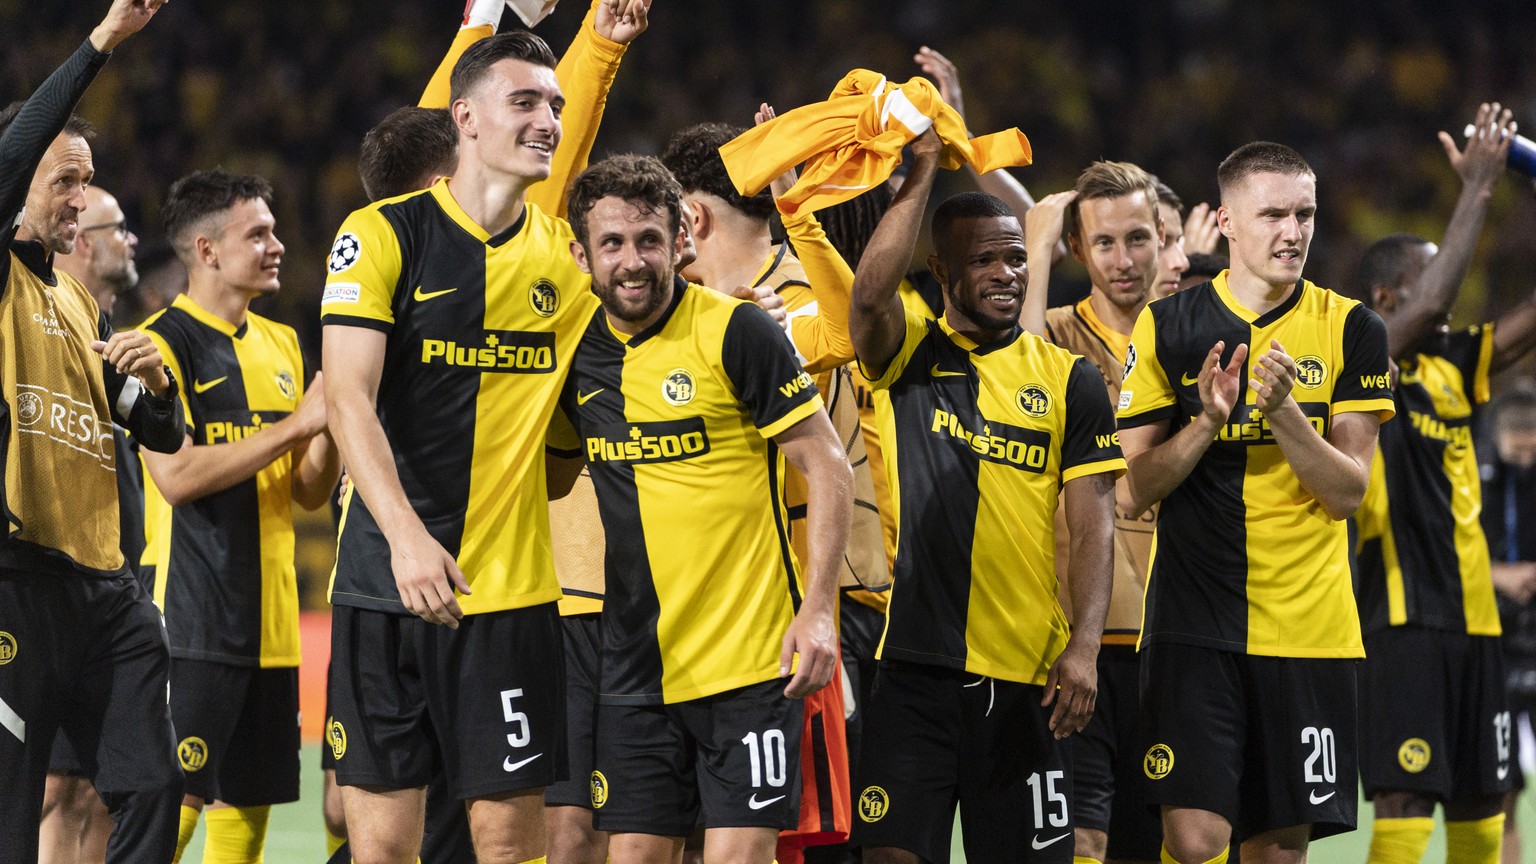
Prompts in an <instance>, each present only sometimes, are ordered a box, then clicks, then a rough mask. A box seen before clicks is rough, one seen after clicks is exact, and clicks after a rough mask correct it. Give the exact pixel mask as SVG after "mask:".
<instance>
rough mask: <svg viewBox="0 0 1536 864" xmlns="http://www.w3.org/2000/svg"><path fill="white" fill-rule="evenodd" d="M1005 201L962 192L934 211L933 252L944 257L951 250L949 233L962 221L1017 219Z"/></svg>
mask: <svg viewBox="0 0 1536 864" xmlns="http://www.w3.org/2000/svg"><path fill="white" fill-rule="evenodd" d="M1016 218H1018V217H1016V216H1014V214H1013V211H1012V210H1010V209H1009V208H1008V205H1007V204H1004V203H1003V199H1001V198H998V197H997V196H995V195H988V194H987V193H985V192H961V193H960V194H959V195H955V196H954V197H952V198H949V199H948V200H946V201H945V202H944V203H943V204H940V205H939V209H937V210H935V211H933V234H932V236H933V251H934V253H935V254H937V255H939V256H940V257H944V256H945V254H946V252H947V251H948V248H949V232H950V229H952V228H953V227H954V225H955V223H956V222H959V221H960V220H961V219H1016Z"/></svg>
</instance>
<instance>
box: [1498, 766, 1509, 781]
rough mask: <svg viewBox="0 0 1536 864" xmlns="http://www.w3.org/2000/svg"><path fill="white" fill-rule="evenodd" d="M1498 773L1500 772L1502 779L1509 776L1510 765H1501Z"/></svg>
mask: <svg viewBox="0 0 1536 864" xmlns="http://www.w3.org/2000/svg"><path fill="white" fill-rule="evenodd" d="M1498 774H1499V779H1500V780H1503V779H1504V778H1505V777H1508V776H1509V766H1508V765H1500V766H1499V771H1498Z"/></svg>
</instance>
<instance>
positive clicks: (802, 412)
mask: <svg viewBox="0 0 1536 864" xmlns="http://www.w3.org/2000/svg"><path fill="white" fill-rule="evenodd" d="M561 410H562V412H563V413H564V414H565V415H566V416H567V417H569V418H570V419H571V421H572V423H573V424H574V426H575V431H576V432H577V433H578V434H579V436H580V441H579V445H578V446H579V447H580V450H581V452H582V455H583V456H584V457H585V458H586V461H587V465H588V469H589V470H590V472H591V475H592V482H593V484H594V486H595V487H596V489H597V499H598V508H599V511H600V512H601V514H602V521H603V529H604V531H605V532H606V534H607V540H608V556H607V564H606V570H607V590H606V593H605V597H604V604H603V663H602V678H601V682H600V684H599V687H598V699H599V700H600V701H602V702H603V703H604V704H661V703H667V704H670V703H674V702H682V701H687V700H690V699H698V698H700V697H703V696H709V695H711V694H714V693H721V692H724V691H726V690H732V689H735V688H738V687H745V686H747V685H750V684H757V683H760V682H763V681H769V680H772V679H774V678H777V677H778V676H779V654H780V651H781V650H782V646H783V636H784V631H785V629H786V628H788V627H789V624H790V622H791V621H792V620H793V618H794V615H795V613H796V611H797V609H798V607H799V602H800V585H799V564H798V563H797V562H796V560H795V556H794V554H793V552H792V551H791V550H790V543H789V514H788V512H787V509H786V507H785V505H784V469H785V460H784V456H783V454H782V453H781V452H780V451H779V449H778V448H777V447H776V446H775V445H774V442H773V440H772V439H773V438H774V436H776V435H778V434H780V433H781V432H783V431H785V430H787V429H789V428H790V427H792V426H794V425H795V424H797V423H799V422H801V421H802V420H804V419H806V418H807V417H810V416H812V415H814V414H815V413H816V412H818V411H820V410H821V399H820V397H819V396H818V395H817V391H816V385H815V384H814V383H813V382H812V380H811V376H810V374H809V373H807V372H805V371H804V370H803V369H801V368H800V364H799V363H797V362H796V361H795V357H794V353H793V351H792V349H791V348H790V345H789V342H788V340H787V339H785V337H784V332H783V331H782V330H781V329H780V328H779V327H778V325H776V324H774V323H773V321H772V319H770V318H769V317H768V315H767V313H765V312H763V311H762V310H761V309H758V308H757V307H756V306H754V305H753V304H750V303H744V302H742V301H739V300H735V299H733V298H730V297H726V296H725V295H723V294H719V293H716V292H714V291H712V290H710V289H708V288H705V287H702V286H699V285H690V284H688V283H686V282H683V281H682V280H681V279H678V280H677V281H676V282H675V284H674V288H673V296H672V301H671V304H670V305H669V306H668V307H667V309H666V310H665V311H664V312H663V314H662V317H661V318H660V319H659V320H658V321H657V322H656V323H655V324H653V325H652V326H651V327H649V328H647V330H646V331H645V332H642V333H639V334H636V335H634V336H628V337H626V336H624V335H622V334H620V333H618V332H616V331H615V330H614V329H613V328H612V327H611V326H610V324H609V323H608V319H607V315H606V313H604V312H602V311H598V312H596V313H595V314H593V315H592V316H590V318H589V324H588V326H587V330H586V334H585V335H584V336H583V337H582V341H581V348H580V349H579V350H578V352H577V354H576V359H575V363H574V366H573V368H572V371H571V377H570V381H569V382H568V384H567V387H566V391H565V395H564V396H563V397H562V399H561ZM551 442H552V446H565V445H557V443H556V434H555V432H554V431H552V432H551ZM571 443H575V442H571Z"/></svg>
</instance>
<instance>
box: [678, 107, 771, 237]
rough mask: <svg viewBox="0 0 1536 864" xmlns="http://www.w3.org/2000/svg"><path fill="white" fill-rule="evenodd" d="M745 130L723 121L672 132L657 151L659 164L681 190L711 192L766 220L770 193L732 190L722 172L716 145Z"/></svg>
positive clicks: (769, 205) (722, 164) (728, 180)
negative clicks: (670, 138)
mask: <svg viewBox="0 0 1536 864" xmlns="http://www.w3.org/2000/svg"><path fill="white" fill-rule="evenodd" d="M745 131H747V130H746V129H745V128H744V127H741V126H731V125H729V124H727V123H700V124H698V125H696V126H689V127H688V128H687V129H684V130H682V131H681V132H678V133H677V134H676V135H673V136H672V140H670V141H668V142H667V146H666V149H665V150H663V151H662V153H661V161H662V164H664V165H666V166H667V170H668V171H671V172H672V176H673V177H676V178H677V182H678V185H680V186H682V187H683V191H684V192H703V193H705V194H707V195H713V196H715V197H716V198H719V199H721V200H722V201H724V202H725V203H727V204H729V205H731V206H732V207H735V208H736V209H737V210H740V211H741V212H743V213H745V214H747V215H748V216H751V217H752V218H754V219H762V220H763V221H765V222H766V221H767V220H768V219H770V218H771V217H772V216H773V214H774V211H775V208H774V206H773V194H772V193H770V192H769V191H768V190H767V189H764V190H762V191H760V192H758V193H757V194H756V195H752V196H750V197H749V196H746V195H743V194H741V193H740V192H737V191H736V184H734V183H732V182H731V175H730V174H728V173H726V170H725V160H723V159H721V158H720V146H721V145H722V144H725V143H726V142H727V141H730V140H732V139H733V138H735V137H737V136H738V135H740V134H742V133H743V132H745Z"/></svg>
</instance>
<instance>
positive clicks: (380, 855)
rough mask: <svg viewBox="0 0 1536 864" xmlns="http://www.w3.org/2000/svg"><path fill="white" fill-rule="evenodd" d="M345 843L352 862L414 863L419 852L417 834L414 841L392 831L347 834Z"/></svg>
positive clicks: (419, 843) (371, 863)
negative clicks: (376, 833)
mask: <svg viewBox="0 0 1536 864" xmlns="http://www.w3.org/2000/svg"><path fill="white" fill-rule="evenodd" d="M353 833H354V834H356V833H357V832H353ZM347 843H348V846H349V848H350V849H351V851H352V862H353V864H415V862H416V856H417V855H418V854H420V852H421V840H420V837H419V836H418V837H417V838H416V842H414V843H413V842H411V838H409V837H403V836H399V835H396V834H393V833H391V834H389V835H387V836H372V837H364V836H349V837H348V838H347ZM480 860H482V861H483V860H485V859H483V858H482V859H480Z"/></svg>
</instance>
